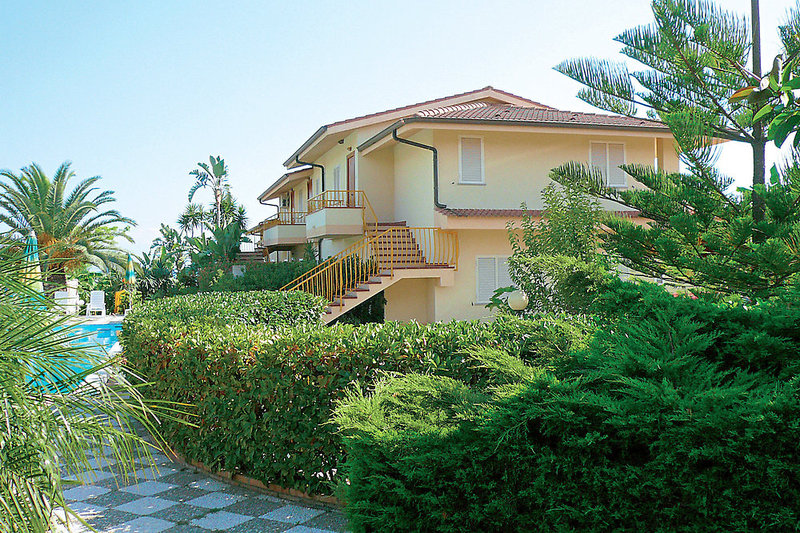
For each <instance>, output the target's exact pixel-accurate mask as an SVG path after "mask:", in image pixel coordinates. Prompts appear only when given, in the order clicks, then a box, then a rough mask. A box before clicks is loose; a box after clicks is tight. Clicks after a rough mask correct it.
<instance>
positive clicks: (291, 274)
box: [211, 261, 316, 291]
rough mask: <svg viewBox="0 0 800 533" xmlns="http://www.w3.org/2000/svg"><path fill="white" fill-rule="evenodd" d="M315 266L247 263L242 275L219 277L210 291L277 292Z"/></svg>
mask: <svg viewBox="0 0 800 533" xmlns="http://www.w3.org/2000/svg"><path fill="white" fill-rule="evenodd" d="M314 266H316V262H314V261H278V262H274V263H248V264H247V265H246V266H245V271H244V274H242V275H241V276H236V277H234V276H233V274H231V273H230V272H228V273H226V274H224V275H223V276H222V277H220V278H219V279H218V280H217V281H216V282H215V283H214V284H213V285H212V286H211V290H212V291H255V290H269V291H277V290H279V289H280V288H281V287H283V286H285V285H286V284H288V283H289V282H290V281H292V280H294V279H295V278H297V277H299V276H301V275H302V274H305V273H306V272H308V271H309V270H311V269H312V268H314Z"/></svg>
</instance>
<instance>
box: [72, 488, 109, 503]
mask: <svg viewBox="0 0 800 533" xmlns="http://www.w3.org/2000/svg"><path fill="white" fill-rule="evenodd" d="M106 492H111V489H108V488H106V487H101V486H99V485H82V486H79V487H73V488H71V489H67V490H65V491H64V498H65V499H66V500H67V501H79V500H80V501H83V500H89V499H91V498H95V497H97V496H100V495H102V494H105V493H106Z"/></svg>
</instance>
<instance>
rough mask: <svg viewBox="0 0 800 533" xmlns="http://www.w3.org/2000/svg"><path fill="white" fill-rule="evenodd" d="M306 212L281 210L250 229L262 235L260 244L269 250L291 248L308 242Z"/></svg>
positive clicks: (251, 231)
mask: <svg viewBox="0 0 800 533" xmlns="http://www.w3.org/2000/svg"><path fill="white" fill-rule="evenodd" d="M305 220H306V213H303V212H298V211H279V212H277V213H275V214H274V215H272V216H271V217H269V218H268V219H266V220H264V221H262V222H261V223H260V224H259V225H258V226H256V227H255V228H253V229H252V230H250V233H253V234H255V235H260V236H261V240H260V241H259V243H258V245H259V246H261V247H262V248H267V249H268V250H269V251H274V250H289V249H291V248H294V247H295V246H297V245H299V244H305V242H306V225H305V224H306V223H305Z"/></svg>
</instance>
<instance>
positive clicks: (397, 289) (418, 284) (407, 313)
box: [383, 278, 437, 323]
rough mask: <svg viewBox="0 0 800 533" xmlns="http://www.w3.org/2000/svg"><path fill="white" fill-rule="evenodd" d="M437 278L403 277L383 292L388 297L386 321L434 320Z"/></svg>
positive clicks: (423, 321) (424, 321) (422, 321)
mask: <svg viewBox="0 0 800 533" xmlns="http://www.w3.org/2000/svg"><path fill="white" fill-rule="evenodd" d="M436 283H437V280H435V279H430V278H427V279H426V278H422V279H401V280H400V281H398V282H397V283H395V284H394V285H390V286H389V287H387V288H386V290H385V291H384V292H383V295H384V297H385V298H386V307H385V317H386V321H387V322H388V321H393V320H398V321H402V322H407V321H409V320H416V321H417V322H421V323H428V322H432V321H433V320H434V319H433V316H434V309H433V304H434V294H433V292H434V289H435V285H436Z"/></svg>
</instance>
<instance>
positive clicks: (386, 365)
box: [122, 318, 588, 493]
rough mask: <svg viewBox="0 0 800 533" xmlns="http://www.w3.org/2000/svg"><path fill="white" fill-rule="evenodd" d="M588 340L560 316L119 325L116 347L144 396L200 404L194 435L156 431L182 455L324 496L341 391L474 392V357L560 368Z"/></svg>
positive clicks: (330, 483) (334, 470) (479, 374)
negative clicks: (376, 387) (446, 379)
mask: <svg viewBox="0 0 800 533" xmlns="http://www.w3.org/2000/svg"><path fill="white" fill-rule="evenodd" d="M587 330H588V328H586V327H585V326H582V325H580V324H574V323H570V322H568V321H565V320H561V319H558V318H550V319H547V320H542V321H539V322H537V323H531V322H526V321H521V320H514V319H509V320H505V321H500V322H497V323H495V324H483V323H476V322H469V323H465V322H454V323H450V324H432V325H420V324H417V323H408V324H401V323H388V324H382V325H378V324H372V325H365V326H361V327H353V326H351V325H337V326H332V327H329V328H316V327H311V326H299V327H296V328H292V329H289V328H284V329H280V330H278V331H269V330H264V328H261V327H252V326H248V325H245V324H225V325H221V324H212V323H194V324H178V325H176V324H174V323H172V324H164V323H159V321H157V320H148V321H138V322H128V321H127V320H126V321H125V324H124V325H123V332H122V340H123V343H124V346H125V355H126V357H127V359H128V362H129V364H130V365H131V366H132V367H133V368H134V369H135V370H136V371H137V373H139V374H140V375H142V376H144V377H145V379H147V380H148V381H149V382H150V384H149V385H148V387H149V388H148V391H147V394H148V395H149V396H151V397H154V398H159V399H163V400H169V401H176V402H182V403H188V404H192V405H194V406H195V407H194V408H195V410H196V412H195V414H196V415H197V416H196V418H194V419H193V421H194V422H195V423H196V424H197V427H191V426H187V425H181V424H175V423H170V422H165V423H164V425H163V426H162V430H163V432H164V436H165V437H166V439H167V440H168V442H171V443H172V444H173V445H174V446H175V447H176V449H177V450H178V451H180V453H182V454H183V455H185V456H186V457H188V458H190V459H193V460H196V461H200V462H202V463H204V464H206V465H209V466H211V467H213V468H219V469H224V470H228V471H234V472H241V473H244V474H246V475H248V476H251V477H254V478H256V479H259V480H260V481H262V482H264V483H267V484H269V483H276V484H278V485H281V486H283V487H287V488H295V489H299V490H302V491H305V492H309V493H331V492H332V490H333V488H334V486H335V484H336V482H337V481H338V479H339V477H340V474H339V472H340V468H341V466H342V464H343V462H344V459H345V450H344V444H343V442H342V438H341V435H340V434H339V433H338V431H337V429H336V428H335V427H334V426H333V425H331V424H330V423H329V421H330V419H331V415H332V410H333V407H334V405H335V404H336V402H337V401H339V400H341V399H342V398H344V396H345V394H346V392H345V391H346V389H347V388H350V387H353V386H355V387H360V388H365V387H368V386H370V385H371V384H372V383H374V382H375V380H376V379H377V378H378V377H379V376H380V375H382V374H383V373H384V372H410V371H415V372H423V373H430V374H437V375H447V376H452V377H457V378H459V379H461V380H464V381H466V382H470V383H475V384H479V383H481V382H482V380H483V378H484V376H485V375H486V370H485V369H481V368H475V367H473V366H472V365H470V364H469V363H467V362H466V360H465V355H464V353H465V351H467V350H469V349H471V348H472V347H474V346H476V345H480V346H495V347H500V346H503V347H504V348H505V349H508V350H510V351H511V352H512V353H514V354H516V355H519V356H520V357H522V358H524V359H526V360H533V359H547V360H556V359H558V357H559V356H560V355H562V354H564V353H566V352H568V351H570V350H572V349H574V348H575V347H576V346H578V345H580V344H581V343H583V342H585V339H586V337H587Z"/></svg>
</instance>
